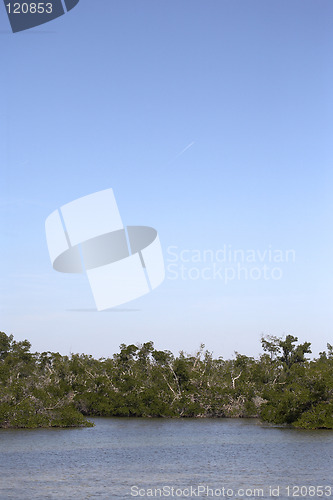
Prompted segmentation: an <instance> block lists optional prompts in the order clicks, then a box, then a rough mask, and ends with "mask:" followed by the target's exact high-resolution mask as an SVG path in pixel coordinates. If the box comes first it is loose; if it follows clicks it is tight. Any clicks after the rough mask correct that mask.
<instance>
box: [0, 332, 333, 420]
mask: <svg viewBox="0 0 333 500" xmlns="http://www.w3.org/2000/svg"><path fill="white" fill-rule="evenodd" d="M261 342H262V349H263V353H262V354H261V355H260V356H259V358H258V359H255V358H252V357H248V356H245V355H242V354H239V353H235V357H234V359H231V360H225V359H223V358H221V357H220V358H213V356H212V354H211V353H210V352H209V351H207V350H205V347H204V345H202V346H201V347H200V349H199V350H198V352H197V353H196V354H194V355H189V354H185V353H184V352H180V353H179V355H178V356H174V355H173V354H172V353H171V352H170V351H167V350H165V351H159V350H156V349H155V348H154V344H153V343H152V342H146V343H144V344H142V345H125V344H122V345H121V346H120V351H119V352H118V353H116V354H114V355H113V357H111V358H101V359H98V360H97V359H94V358H93V357H92V356H88V355H85V354H72V355H71V356H63V355H60V354H59V353H52V352H43V353H33V352H31V344H30V343H29V342H28V341H27V340H24V341H16V340H14V338H13V336H12V335H6V334H5V333H1V332H0V427H4V428H10V427H14V428H36V427H74V426H91V425H93V424H91V423H90V422H89V420H87V419H86V417H88V418H89V417H94V416H117V417H124V416H125V417H131V416H134V417H259V418H261V419H262V420H263V421H266V422H271V423H275V424H289V425H292V426H295V427H300V428H305V429H317V428H326V429H333V347H332V346H331V345H330V344H328V345H327V350H326V351H323V352H322V353H320V355H319V357H318V358H317V359H314V360H309V359H308V358H307V357H306V356H307V354H309V353H311V350H310V343H309V342H305V343H303V344H299V343H297V342H298V339H297V338H296V337H293V336H292V335H287V336H286V337H285V338H278V337H273V336H267V337H264V338H262V341H261Z"/></svg>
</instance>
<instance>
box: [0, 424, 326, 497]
mask: <svg viewBox="0 0 333 500" xmlns="http://www.w3.org/2000/svg"><path fill="white" fill-rule="evenodd" d="M92 420H93V421H94V422H95V427H93V428H82V429H36V430H10V429H1V430H0V499H1V500H6V499H16V500H21V499H22V500H23V499H24V500H35V499H43V500H46V499H66V500H70V499H80V500H84V499H103V500H104V499H105V500H110V499H113V498H115V499H116V498H189V497H192V498H198V497H199V498H218V497H220V498H270V499H272V498H277V497H279V498H280V499H281V498H282V499H286V498H296V497H297V498H319V497H322V498H329V497H330V496H333V480H332V478H333V432H332V431H326V430H318V431H305V430H296V429H289V428H281V427H272V426H269V425H265V424H262V423H260V422H259V421H258V420H256V419H131V418H95V419H92ZM330 488H332V489H330Z"/></svg>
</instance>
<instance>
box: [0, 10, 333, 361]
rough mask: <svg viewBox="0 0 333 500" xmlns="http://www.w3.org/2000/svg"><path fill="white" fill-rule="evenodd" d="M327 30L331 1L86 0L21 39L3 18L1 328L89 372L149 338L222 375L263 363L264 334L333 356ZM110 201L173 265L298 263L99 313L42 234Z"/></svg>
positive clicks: (177, 286) (181, 286)
mask: <svg viewBox="0 0 333 500" xmlns="http://www.w3.org/2000/svg"><path fill="white" fill-rule="evenodd" d="M332 26H333V4H332V2H331V0H321V1H318V0H311V1H309V0H293V1H292V2H290V0H251V1H245V0H243V1H240V0H209V1H207V0H200V1H198V0H182V1H179V0H177V1H176V0H159V1H156V0H142V1H134V0H132V1H129V0H119V1H113V0H99V1H98V2H95V1H93V0H81V1H80V3H79V4H78V6H77V7H75V8H74V9H73V10H72V11H71V12H70V13H68V14H66V15H65V16H62V17H60V18H59V19H57V20H55V21H52V22H50V23H48V24H46V25H44V26H41V27H39V28H36V29H33V30H29V31H26V32H22V33H17V34H15V35H14V34H12V33H11V32H10V28H9V23H8V19H7V17H6V12H5V8H4V7H3V8H1V9H0V43H1V98H0V102H1V104H0V113H1V121H0V169H1V177H0V196H1V198H0V208H1V215H0V222H1V250H0V252H1V253H0V255H1V262H0V286H1V302H0V320H1V321H0V330H3V331H5V332H6V333H8V334H9V333H13V334H14V335H15V337H16V338H17V339H23V338H28V339H29V340H30V341H31V342H32V345H33V349H34V350H38V351H44V350H51V351H60V352H61V353H63V354H68V353H69V352H86V353H90V354H93V355H94V356H108V355H111V354H112V353H113V352H115V351H116V350H117V349H118V346H119V344H120V343H123V342H124V343H136V342H144V341H147V340H153V341H154V342H155V345H156V346H157V348H160V349H171V350H172V351H173V352H177V351H178V350H179V349H184V350H185V351H187V352H193V351H195V350H196V349H197V348H198V346H199V344H200V343H201V342H203V343H205V344H206V347H207V348H208V349H209V350H212V351H213V352H214V354H215V355H216V356H220V355H221V356H224V357H229V356H231V355H232V353H233V351H234V350H237V351H239V352H241V353H244V354H249V355H256V354H257V353H258V352H259V351H260V336H261V334H272V335H277V336H281V335H284V334H288V333H291V334H293V335H296V336H298V337H299V339H300V340H302V341H305V340H308V341H310V342H312V345H313V351H314V354H316V353H318V351H320V350H323V349H325V347H326V343H327V342H331V343H332V341H333V335H332V319H333V318H332V310H333V308H332V298H333V292H332V271H333V269H332V267H333V266H332V251H333V237H332V218H333V217H332V214H333V211H332V208H333V207H332V205H333V203H332V198H333V197H332V188H333V174H332V159H333V154H332V153H333V147H332V144H333V143H332V135H333V118H332V116H333V100H332V97H333V90H332V89H333V60H332V59H333V56H332V54H333V29H332ZM187 146H190V147H188V148H187ZM186 148H187V149H186ZM184 150H185V151H184ZM109 187H112V188H113V190H114V193H115V196H116V198H117V201H118V206H119V210H120V213H121V215H122V218H123V222H124V223H125V224H129V225H136V224H138V225H150V226H153V227H155V228H156V229H157V230H158V232H159V235H160V240H161V243H162V247H163V251H164V255H165V258H166V260H167V259H168V258H169V259H170V258H171V257H170V247H177V253H178V255H179V254H180V252H181V251H182V250H189V252H187V254H186V256H187V257H188V256H189V255H190V256H192V258H193V251H194V250H200V251H203V250H205V249H206V250H211V251H213V252H216V251H218V250H221V249H223V248H224V245H227V247H228V248H232V249H243V251H247V250H249V249H253V250H256V251H259V252H261V253H263V252H265V250H266V251H267V250H268V249H271V250H280V251H281V252H285V251H286V250H288V249H292V250H293V251H294V252H295V259H294V260H295V261H292V262H287V263H286V262H284V263H281V264H278V267H279V272H280V273H282V276H281V279H278V280H277V279H267V280H265V279H263V278H262V277H261V278H260V279H247V280H246V279H244V278H242V279H235V280H232V281H230V282H229V283H228V284H225V282H224V280H221V279H220V278H216V279H202V278H199V279H195V280H191V279H181V278H180V277H179V278H178V279H170V278H172V277H173V276H174V274H172V273H171V272H168V271H167V279H166V280H165V282H164V283H163V284H162V285H161V286H160V287H159V288H157V289H156V290H155V291H154V292H153V293H151V294H148V295H146V296H145V297H142V298H140V299H138V300H136V301H133V302H131V303H129V304H127V305H125V306H123V307H119V308H118V309H122V310H116V311H110V312H101V313H97V312H94V311H92V310H91V309H93V308H94V302H93V298H92V295H91V291H90V289H89V285H88V282H87V280H86V278H85V277H84V276H75V275H65V274H61V273H57V272H56V271H54V270H53V269H52V267H51V264H50V261H49V256H48V251H47V247H46V241H45V233H44V222H45V219H46V217H47V216H48V215H49V214H50V213H51V212H52V211H53V210H55V209H56V208H58V207H60V206H61V205H63V204H64V203H67V202H70V201H72V200H74V199H76V198H78V197H80V196H84V195H86V194H89V193H92V192H95V191H98V190H102V189H106V188H109ZM229 245H230V247H229ZM168 249H169V250H168ZM178 263H179V262H178ZM265 263H266V264H267V265H268V266H270V267H274V266H275V264H274V263H273V264H272V263H270V262H267V261H265ZM166 264H167V266H169V265H170V263H169V262H167V263H166ZM183 264H184V265H185V266H188V267H196V268H199V269H201V270H202V268H204V267H205V266H208V267H210V268H212V266H213V265H214V263H208V264H205V263H199V264H198V263H193V262H190V263H183ZM215 264H216V263H215ZM217 264H218V265H220V266H221V265H222V266H227V265H229V264H219V263H217ZM262 265H263V262H258V261H256V262H255V263H247V264H246V266H247V272H249V271H250V270H251V269H252V268H253V267H258V266H259V267H260V266H262ZM186 276H187V275H186Z"/></svg>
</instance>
